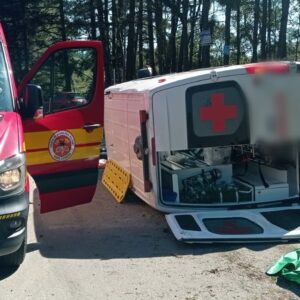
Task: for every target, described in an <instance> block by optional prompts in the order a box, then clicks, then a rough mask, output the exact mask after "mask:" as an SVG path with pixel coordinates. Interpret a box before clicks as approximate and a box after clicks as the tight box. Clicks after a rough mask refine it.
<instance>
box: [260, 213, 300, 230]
mask: <svg viewBox="0 0 300 300" xmlns="http://www.w3.org/2000/svg"><path fill="white" fill-rule="evenodd" d="M261 214H262V215H263V216H264V217H265V218H266V219H267V220H268V221H269V222H270V223H272V224H274V225H276V226H278V227H281V228H283V229H285V230H289V231H290V230H294V229H296V228H297V227H299V226H300V209H297V210H281V211H269V212H264V213H261Z"/></svg>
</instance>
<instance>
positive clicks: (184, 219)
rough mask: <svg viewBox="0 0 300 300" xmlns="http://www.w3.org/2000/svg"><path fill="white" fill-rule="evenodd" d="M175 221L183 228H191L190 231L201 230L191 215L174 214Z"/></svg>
mask: <svg viewBox="0 0 300 300" xmlns="http://www.w3.org/2000/svg"><path fill="white" fill-rule="evenodd" d="M175 218H176V221H177V222H178V224H179V226H180V227H181V228H182V229H183V230H191V231H201V228H200V227H199V225H198V224H197V223H196V221H195V219H194V217H193V216H190V215H178V216H175Z"/></svg>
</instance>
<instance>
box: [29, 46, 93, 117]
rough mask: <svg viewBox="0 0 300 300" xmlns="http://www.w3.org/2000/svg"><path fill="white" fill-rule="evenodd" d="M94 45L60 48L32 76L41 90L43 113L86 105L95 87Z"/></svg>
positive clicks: (32, 81)
mask: <svg viewBox="0 0 300 300" xmlns="http://www.w3.org/2000/svg"><path fill="white" fill-rule="evenodd" d="M96 63H97V56H96V53H95V50H94V49H91V48H81V49H63V50H59V51H57V52H55V53H54V54H52V55H51V56H50V57H49V58H48V59H47V61H46V62H45V63H44V64H43V65H42V67H41V68H40V69H39V71H38V72H37V73H36V74H35V76H34V77H33V78H32V80H31V82H30V83H32V84H36V85H39V86H41V88H42V91H43V97H44V103H43V109H44V114H49V113H53V112H58V111H62V110H65V109H71V108H76V107H80V106H84V105H87V104H88V103H89V102H90V101H92V98H93V94H94V89H95V80H96V78H95V76H96Z"/></svg>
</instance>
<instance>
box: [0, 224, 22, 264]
mask: <svg viewBox="0 0 300 300" xmlns="http://www.w3.org/2000/svg"><path fill="white" fill-rule="evenodd" d="M26 250H27V228H26V232H25V237H24V240H23V243H22V245H21V247H20V248H19V249H18V250H17V251H16V252H13V253H11V254H8V255H5V256H1V257H0V265H1V266H6V267H19V266H20V265H21V264H22V262H23V261H24V259H25V255H26Z"/></svg>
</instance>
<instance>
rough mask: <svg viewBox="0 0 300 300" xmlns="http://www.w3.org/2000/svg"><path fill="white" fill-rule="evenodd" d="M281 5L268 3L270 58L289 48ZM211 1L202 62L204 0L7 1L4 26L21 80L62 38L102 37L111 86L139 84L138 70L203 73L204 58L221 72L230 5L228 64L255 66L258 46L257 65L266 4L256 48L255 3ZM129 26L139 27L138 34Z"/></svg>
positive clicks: (293, 13) (294, 31)
mask: <svg viewBox="0 0 300 300" xmlns="http://www.w3.org/2000/svg"><path fill="white" fill-rule="evenodd" d="M282 1H284V0H268V3H270V4H271V6H269V5H268V9H267V26H266V27H267V28H266V30H265V31H266V55H267V57H268V58H269V59H276V58H277V53H278V49H279V48H280V47H282V46H284V45H282V44H281V45H280V44H279V35H280V24H281V16H282ZM209 2H210V8H209V14H208V22H209V24H210V25H209V27H210V30H211V33H212V44H211V46H210V47H209V56H208V58H207V57H202V54H203V53H202V52H203V51H202V50H203V49H202V46H201V44H200V32H201V24H202V23H201V22H202V17H203V16H202V13H203V3H204V0H178V1H177V0H176V1H175V0H163V1H157V0H147V1H142V0H126V1H124V0H1V1H0V19H1V20H2V23H3V25H4V28H5V32H6V36H7V39H8V44H9V48H10V53H11V57H12V62H13V67H14V69H15V74H16V77H17V79H18V80H20V79H21V78H22V76H23V75H24V74H25V73H26V72H27V71H28V69H29V67H30V66H31V65H32V64H33V63H34V62H35V61H36V60H37V59H38V57H39V56H40V55H41V54H42V53H43V52H44V51H45V49H46V48H47V47H48V46H49V45H51V44H52V43H54V42H56V41H59V40H62V39H64V38H66V39H82V38H88V39H89V38H92V37H93V36H94V37H95V36H96V38H98V39H101V40H103V42H104V47H105V72H106V80H107V85H109V84H112V83H114V82H115V81H116V82H119V81H124V80H125V79H126V78H127V79H131V78H134V77H135V75H136V72H135V69H136V68H137V66H139V65H141V64H144V65H151V66H152V67H153V68H154V69H155V71H156V73H158V72H160V73H169V72H172V71H176V70H182V69H184V70H189V69H194V68H198V67H201V66H203V65H205V64H204V61H203V59H209V64H210V65H211V66H217V65H221V64H222V63H223V56H224V38H225V36H224V33H225V21H226V20H225V9H226V6H227V5H230V6H231V15H230V18H231V27H230V57H229V58H230V59H229V63H230V64H235V63H236V61H237V56H238V55H239V56H240V59H239V61H240V63H247V62H250V61H251V59H252V51H253V47H257V53H258V60H259V59H260V57H261V56H260V55H261V34H262V32H263V31H262V26H263V25H262V24H263V22H262V3H263V0H261V1H260V9H259V21H258V42H257V45H255V39H253V24H254V4H255V1H254V0H251V1H246V0H211V1H209ZM290 2H291V3H290V9H289V15H288V23H287V34H286V39H285V41H281V43H286V47H287V57H286V58H287V59H298V57H299V54H298V52H299V48H300V39H299V38H300V30H299V28H300V8H299V7H300V6H299V0H291V1H290ZM140 9H142V11H140ZM238 10H239V11H240V19H238V18H237V11H238ZM149 22H151V24H149ZM172 24H173V30H172ZM238 24H240V34H239V35H238V34H237V26H238ZM130 25H134V29H133V27H132V26H130ZM174 26H175V29H176V30H174ZM151 27H152V30H153V33H152V34H151ZM149 30H150V31H149ZM151 43H153V45H154V49H153V50H154V51H152V52H151ZM128 45H129V46H128ZM238 45H240V46H239V47H240V48H239V49H238ZM201 53H202V54H201ZM135 58H136V59H135Z"/></svg>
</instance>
